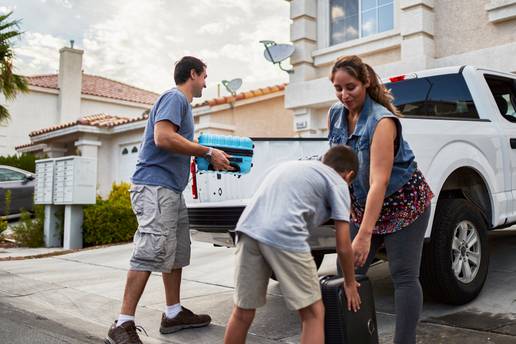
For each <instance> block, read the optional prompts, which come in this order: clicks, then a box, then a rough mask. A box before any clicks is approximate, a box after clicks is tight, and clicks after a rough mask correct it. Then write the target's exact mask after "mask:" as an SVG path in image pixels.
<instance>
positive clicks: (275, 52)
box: [263, 44, 296, 63]
mask: <svg viewBox="0 0 516 344" xmlns="http://www.w3.org/2000/svg"><path fill="white" fill-rule="evenodd" d="M294 50H296V48H294V46H293V45H290V44H276V45H273V46H270V47H269V49H265V51H264V52H263V55H264V56H265V58H266V59H267V61H270V62H272V63H278V62H281V61H283V60H286V59H288V58H289V57H290V55H292V54H293V53H294Z"/></svg>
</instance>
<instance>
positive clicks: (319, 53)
mask: <svg viewBox="0 0 516 344" xmlns="http://www.w3.org/2000/svg"><path fill="white" fill-rule="evenodd" d="M401 41H402V37H401V33H400V31H399V29H394V30H390V31H385V32H382V33H379V34H376V35H371V36H367V37H364V38H359V39H354V40H351V41H348V42H344V43H339V44H337V45H333V46H330V47H327V48H323V49H318V50H315V51H314V52H313V53H312V57H313V58H314V65H315V66H321V65H325V64H328V63H332V62H334V61H335V59H336V58H338V57H339V56H341V55H342V51H343V50H346V55H367V54H371V53H374V52H379V51H384V50H389V49H393V48H395V47H401Z"/></svg>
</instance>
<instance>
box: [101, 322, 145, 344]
mask: <svg viewBox="0 0 516 344" xmlns="http://www.w3.org/2000/svg"><path fill="white" fill-rule="evenodd" d="M136 330H138V331H140V332H141V331H143V332H145V330H144V329H143V327H141V326H136V325H135V324H134V321H132V320H130V321H126V322H124V323H123V324H122V325H120V326H118V327H117V326H116V321H115V322H114V324H113V325H111V328H110V329H109V332H108V335H107V337H106V339H105V340H104V343H105V344H143V343H142V341H141V340H140V337H139V336H138V333H137V332H136ZM145 334H147V332H145Z"/></svg>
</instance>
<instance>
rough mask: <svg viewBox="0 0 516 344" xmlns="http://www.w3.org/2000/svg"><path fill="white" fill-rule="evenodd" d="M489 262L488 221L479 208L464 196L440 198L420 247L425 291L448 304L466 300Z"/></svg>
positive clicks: (475, 292) (480, 281) (482, 278)
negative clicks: (426, 240)
mask: <svg viewBox="0 0 516 344" xmlns="http://www.w3.org/2000/svg"><path fill="white" fill-rule="evenodd" d="M474 233H476V234H474ZM461 234H462V235H461ZM475 235H476V236H475ZM468 238H470V239H469V240H468ZM475 239H476V240H475ZM453 242H455V246H452V243H453ZM470 245H471V246H470ZM454 262H455V263H456V264H455V265H453V264H454ZM488 266H489V252H488V243H487V225H486V222H485V220H484V218H483V217H482V215H481V214H480V212H479V210H478V208H476V207H475V206H474V205H473V204H472V203H471V202H469V201H467V200H464V199H443V200H440V201H439V202H438V203H437V209H436V212H435V216H434V222H433V226H432V236H431V240H430V243H428V244H426V245H425V247H424V250H423V259H422V264H421V284H422V286H423V290H424V292H425V295H427V296H430V297H431V298H432V299H434V300H435V301H438V302H443V303H446V304H451V305H463V304H465V303H468V302H470V301H471V300H473V299H474V298H475V297H477V295H478V294H479V293H480V291H481V290H482V287H483V286H484V282H485V280H486V277H487V271H488ZM454 267H456V269H455V270H454Z"/></svg>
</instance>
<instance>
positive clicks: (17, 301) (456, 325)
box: [0, 242, 516, 344]
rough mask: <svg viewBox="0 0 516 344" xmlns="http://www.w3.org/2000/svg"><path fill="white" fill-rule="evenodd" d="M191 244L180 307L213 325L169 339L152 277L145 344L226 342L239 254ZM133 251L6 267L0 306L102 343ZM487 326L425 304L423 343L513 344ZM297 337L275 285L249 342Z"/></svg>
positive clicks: (386, 318) (328, 264)
mask: <svg viewBox="0 0 516 344" xmlns="http://www.w3.org/2000/svg"><path fill="white" fill-rule="evenodd" d="M192 246H193V247H192V254H193V256H192V266H191V267H189V268H187V269H185V271H184V273H183V276H184V280H183V284H182V303H183V304H184V306H186V307H188V308H190V309H192V310H193V311H195V312H207V313H209V314H210V315H211V316H212V318H213V324H212V325H211V326H209V327H207V328H202V329H196V330H185V331H181V332H178V333H176V334H171V335H161V334H159V332H158V328H159V321H160V317H161V312H162V309H163V307H164V306H163V298H164V292H163V286H162V281H161V276H160V275H159V274H152V275H151V277H150V279H149V283H148V285H147V288H146V290H145V293H144V295H143V296H142V299H141V302H140V305H139V308H138V312H137V315H136V317H137V323H138V324H140V325H143V327H144V328H145V329H146V330H147V332H148V334H149V337H145V335H143V336H142V340H143V342H144V343H146V344H147V343H149V344H152V343H178V344H179V343H196V344H198V343H199V344H204V343H206V344H208V343H210V344H212V343H222V338H223V334H224V328H225V325H226V322H227V319H228V317H229V314H230V312H231V308H232V293H233V254H232V253H233V252H234V250H233V249H227V248H215V247H212V246H210V245H207V244H202V243H198V242H193V243H192ZM131 249H132V246H131V244H127V245H118V246H111V247H103V248H99V249H92V250H84V251H78V252H75V253H70V254H66V255H61V256H55V257H49V258H41V259H28V260H17V261H2V262H0V304H2V303H4V304H9V305H11V306H13V307H16V308H18V309H20V310H25V311H30V312H31V313H35V314H38V315H40V316H41V317H44V318H46V319H49V320H52V321H55V322H56V323H59V324H62V326H65V327H67V328H70V329H75V330H80V331H81V332H86V333H88V334H90V335H91V337H92V338H97V339H98V340H99V342H100V340H101V339H102V338H103V337H104V336H105V334H106V333H107V330H108V327H109V326H110V324H111V323H112V322H113V320H114V319H115V318H116V316H117V315H118V312H119V309H120V304H121V298H122V293H123V288H124V284H125V277H126V273H127V264H128V260H129V256H130V254H131ZM328 258H332V257H328ZM333 262H334V260H333V261H332V260H331V259H325V263H324V265H323V267H322V269H321V273H322V274H327V273H332V270H331V269H332V265H333ZM382 269H385V267H383V268H382V267H381V268H380V269H378V270H375V271H372V272H371V274H372V276H371V277H372V279H373V281H374V282H375V297H376V298H377V300H376V301H377V310H378V325H379V332H380V338H381V343H392V335H393V326H394V316H393V315H392V311H391V308H392V290H390V289H389V285H388V283H389V282H387V278H388V277H385V271H382ZM511 276H512V275H511ZM506 282H508V285H507V288H511V289H514V284H513V283H512V279H511V280H509V279H508V280H506ZM503 291H504V290H501V291H500V292H503ZM508 297H512V296H511V295H508ZM479 302H480V303H479V304H482V302H485V301H483V300H482V299H481V300H480V301H479ZM508 307H512V306H511V305H509V306H508ZM500 309H501V310H503V309H502V308H500ZM477 315H478V316H477ZM475 316H477V317H476V318H475ZM468 319H469V320H468ZM487 320H489V314H487V315H486V314H482V313H481V312H480V313H478V314H477V313H474V314H473V315H471V314H470V316H469V318H468V313H466V312H464V308H457V307H455V308H453V307H447V306H439V305H435V304H428V305H427V304H425V314H424V319H423V322H422V323H421V324H420V326H419V328H418V343H420V344H439V343H443V344H444V343H446V344H454V343H461V344H462V343H463V342H464V341H465V340H467V342H468V343H470V344H477V343H478V344H480V343H482V344H483V343H497V344H509V343H516V326H514V325H511V322H510V319H509V320H508V319H507V318H504V317H501V318H500V317H499V318H496V317H495V318H492V319H491V320H492V322H491V323H489V322H488V321H487ZM468 321H469V322H468ZM299 332H300V324H299V321H298V319H297V315H296V314H295V312H291V311H288V310H287V309H286V307H285V305H284V302H283V299H282V297H281V292H280V290H279V288H278V285H277V283H275V282H273V283H271V284H270V287H269V295H268V304H267V306H266V307H264V308H263V309H260V310H258V312H257V317H256V321H255V323H254V324H253V327H252V328H251V330H250V333H251V334H250V335H249V338H248V343H251V344H252V343H264V344H272V343H283V344H285V343H298V342H299Z"/></svg>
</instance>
